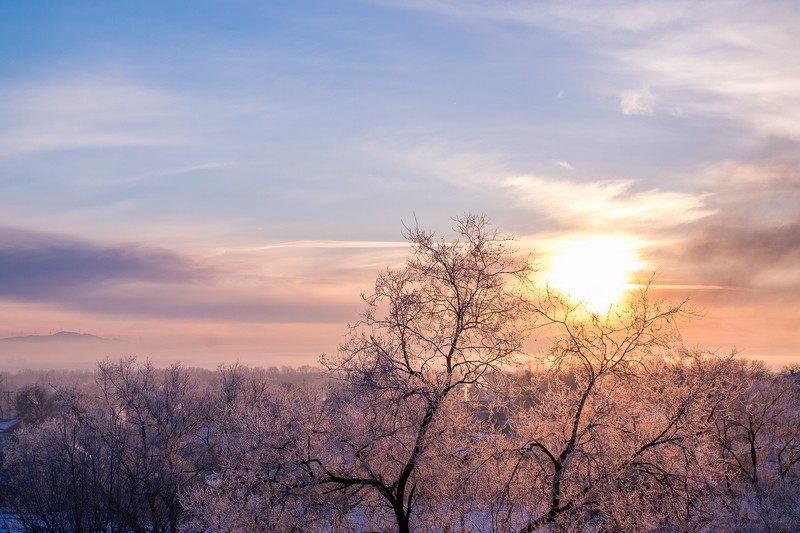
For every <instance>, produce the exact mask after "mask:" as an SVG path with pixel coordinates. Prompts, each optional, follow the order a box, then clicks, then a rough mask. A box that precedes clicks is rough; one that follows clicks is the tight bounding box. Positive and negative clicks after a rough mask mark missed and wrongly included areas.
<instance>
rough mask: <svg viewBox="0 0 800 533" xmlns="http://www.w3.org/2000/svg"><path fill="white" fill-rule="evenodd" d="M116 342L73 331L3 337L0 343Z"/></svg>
mask: <svg viewBox="0 0 800 533" xmlns="http://www.w3.org/2000/svg"><path fill="white" fill-rule="evenodd" d="M64 341H66V342H116V341H117V339H106V338H103V337H98V336H97V335H90V334H89V333H75V332H74V331H59V332H58V333H53V334H52V335H20V336H18V337H5V338H3V339H0V342H36V343H38V342H42V343H46V342H64Z"/></svg>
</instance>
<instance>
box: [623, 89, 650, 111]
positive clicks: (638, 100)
mask: <svg viewBox="0 0 800 533" xmlns="http://www.w3.org/2000/svg"><path fill="white" fill-rule="evenodd" d="M653 109H654V100H653V93H651V92H650V89H649V88H647V87H645V88H644V89H637V90H634V91H627V92H625V93H622V96H621V97H620V110H621V111H622V113H623V114H624V115H651V114H652V113H653Z"/></svg>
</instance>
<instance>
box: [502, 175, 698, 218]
mask: <svg viewBox="0 0 800 533" xmlns="http://www.w3.org/2000/svg"><path fill="white" fill-rule="evenodd" d="M501 185H502V186H503V187H504V188H506V189H508V190H509V192H510V193H511V196H512V197H513V198H515V201H516V203H517V204H518V205H520V206H527V207H530V208H531V209H534V210H536V211H538V212H541V213H543V214H545V215H546V216H547V217H549V218H551V219H554V220H556V221H557V222H559V223H560V224H562V225H564V226H566V227H580V228H598V229H599V228H603V227H614V226H615V225H624V226H625V227H626V228H629V229H639V230H644V229H646V230H655V229H665V228H670V227H675V226H679V225H681V224H686V223H689V222H694V221H697V220H699V219H701V218H704V217H707V216H709V215H711V214H713V211H712V210H710V209H708V208H706V205H705V198H706V195H703V194H699V195H698V194H690V193H682V192H672V191H662V190H658V189H652V190H647V191H642V192H636V191H634V190H632V189H633V187H634V185H635V182H633V181H629V180H616V181H611V180H608V181H590V182H577V181H565V180H554V179H545V178H541V177H538V176H516V177H512V178H507V179H505V180H503V181H502V182H501Z"/></svg>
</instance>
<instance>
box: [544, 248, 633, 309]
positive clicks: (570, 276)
mask: <svg viewBox="0 0 800 533" xmlns="http://www.w3.org/2000/svg"><path fill="white" fill-rule="evenodd" d="M636 248H637V247H636V245H635V243H634V242H633V240H632V239H629V238H626V237H622V236H607V235H602V236H591V237H586V238H581V239H577V240H564V241H561V242H559V243H558V244H557V249H556V250H555V253H554V255H553V257H552V259H551V260H550V261H549V265H548V267H547V272H546V277H547V283H548V284H549V285H550V286H551V287H553V288H555V289H557V290H559V291H560V292H562V293H564V294H565V295H567V296H568V297H569V298H570V299H571V300H573V301H575V302H583V303H585V304H586V306H587V308H588V309H589V310H590V311H592V312H605V311H607V310H608V309H609V308H610V307H611V306H612V305H615V304H617V303H619V302H620V301H621V300H622V299H623V298H624V296H625V291H626V290H627V289H628V288H630V283H631V282H632V281H633V279H632V278H633V275H634V273H635V272H636V271H637V270H639V269H640V268H641V267H642V266H643V264H642V262H641V260H640V259H639V257H638V255H637V253H636Z"/></svg>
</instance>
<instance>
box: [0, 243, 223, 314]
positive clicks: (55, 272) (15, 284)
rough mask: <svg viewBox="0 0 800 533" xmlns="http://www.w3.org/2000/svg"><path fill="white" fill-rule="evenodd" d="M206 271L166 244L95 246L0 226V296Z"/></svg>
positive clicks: (42, 294) (176, 278)
mask: <svg viewBox="0 0 800 533" xmlns="http://www.w3.org/2000/svg"><path fill="white" fill-rule="evenodd" d="M208 275H209V272H207V271H206V270H204V269H201V268H199V267H197V266H196V265H193V264H192V262H191V261H189V260H188V259H186V258H185V257H182V256H180V255H178V254H176V253H173V252H170V251H168V250H164V249H159V248H153V247H147V246H143V245H138V244H125V245H122V244H117V245H111V246H101V245H97V244H93V243H89V242H85V241H82V240H79V239H75V238H71V237H64V236H60V235H55V234H46V233H36V232H30V231H25V230H20V229H13V228H0V296H4V297H11V298H26V299H27V298H32V299H43V298H47V297H48V296H49V295H59V294H74V293H75V292H76V291H80V290H83V289H84V288H85V287H91V286H96V285H106V284H113V283H120V282H133V281H135V282H147V283H156V284H164V283H176V282H183V283H185V282H191V281H197V280H200V279H203V278H206V277H208Z"/></svg>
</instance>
